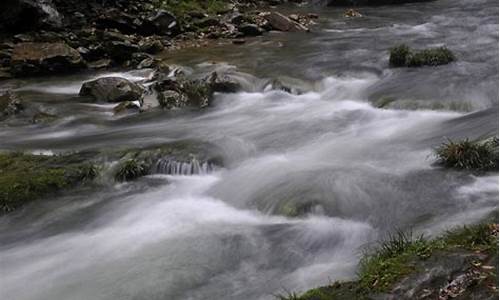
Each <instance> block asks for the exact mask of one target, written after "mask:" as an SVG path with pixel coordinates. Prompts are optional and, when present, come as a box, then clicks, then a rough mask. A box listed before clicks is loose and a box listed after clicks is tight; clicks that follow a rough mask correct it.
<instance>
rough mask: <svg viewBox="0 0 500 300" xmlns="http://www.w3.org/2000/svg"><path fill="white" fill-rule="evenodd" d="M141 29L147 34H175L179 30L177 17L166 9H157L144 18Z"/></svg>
mask: <svg viewBox="0 0 500 300" xmlns="http://www.w3.org/2000/svg"><path fill="white" fill-rule="evenodd" d="M142 31H143V32H144V33H148V34H158V35H169V36H175V35H177V34H179V33H180V32H181V30H180V26H179V23H178V21H177V18H176V17H175V16H174V15H173V14H172V13H170V12H168V11H166V10H158V11H157V12H156V13H155V14H154V15H151V16H149V17H148V18H146V20H144V23H143V26H142Z"/></svg>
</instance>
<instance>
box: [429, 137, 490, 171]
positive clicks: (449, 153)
mask: <svg viewBox="0 0 500 300" xmlns="http://www.w3.org/2000/svg"><path fill="white" fill-rule="evenodd" d="M435 152H436V156H437V162H438V163H439V164H441V165H443V166H444V167H447V168H456V169H466V170H481V171H492V170H498V138H493V139H490V140H488V141H485V142H472V141H470V140H468V139H465V140H462V141H458V142H454V141H451V140H449V141H448V142H446V143H444V144H442V145H441V146H440V147H439V148H437V149H436V150H435Z"/></svg>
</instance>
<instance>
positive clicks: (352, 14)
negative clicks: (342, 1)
mask: <svg viewBox="0 0 500 300" xmlns="http://www.w3.org/2000/svg"><path fill="white" fill-rule="evenodd" d="M362 16H363V15H362V14H361V13H360V12H358V11H356V10H354V9H352V8H351V9H348V10H346V11H345V12H344V17H346V18H359V17H362Z"/></svg>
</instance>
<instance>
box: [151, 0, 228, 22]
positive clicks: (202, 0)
mask: <svg viewBox="0 0 500 300" xmlns="http://www.w3.org/2000/svg"><path fill="white" fill-rule="evenodd" d="M227 3H228V2H227V1H224V0H156V1H155V5H156V6H157V7H159V8H164V9H167V10H169V11H171V12H172V13H174V14H175V15H176V16H178V17H181V18H182V17H184V16H186V15H187V14H188V13H192V12H198V13H200V12H201V13H207V14H211V15H215V14H218V13H220V12H224V11H226V10H227Z"/></svg>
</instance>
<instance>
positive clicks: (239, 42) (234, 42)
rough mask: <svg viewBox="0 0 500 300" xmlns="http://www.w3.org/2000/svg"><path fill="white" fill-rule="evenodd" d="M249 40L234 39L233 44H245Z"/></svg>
mask: <svg viewBox="0 0 500 300" xmlns="http://www.w3.org/2000/svg"><path fill="white" fill-rule="evenodd" d="M246 42H247V41H246V40H244V39H234V40H233V44H235V45H243V44H244V43H246Z"/></svg>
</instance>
